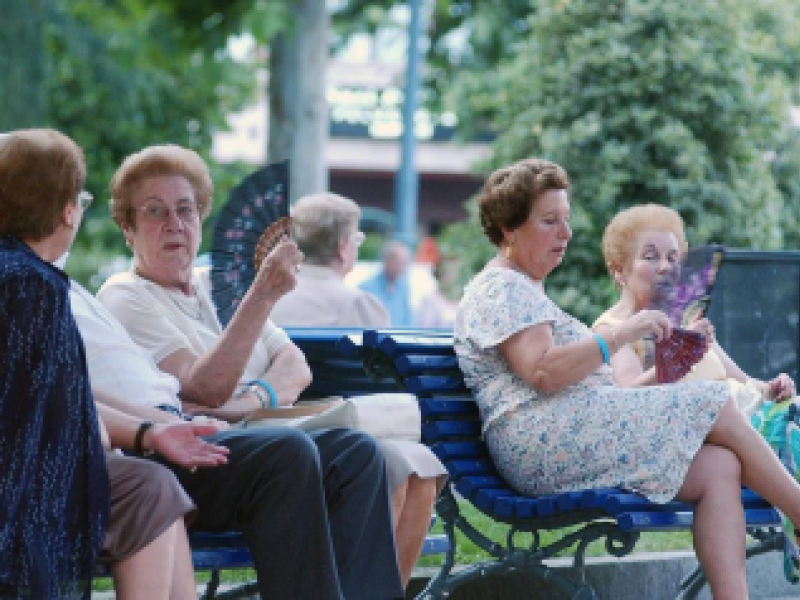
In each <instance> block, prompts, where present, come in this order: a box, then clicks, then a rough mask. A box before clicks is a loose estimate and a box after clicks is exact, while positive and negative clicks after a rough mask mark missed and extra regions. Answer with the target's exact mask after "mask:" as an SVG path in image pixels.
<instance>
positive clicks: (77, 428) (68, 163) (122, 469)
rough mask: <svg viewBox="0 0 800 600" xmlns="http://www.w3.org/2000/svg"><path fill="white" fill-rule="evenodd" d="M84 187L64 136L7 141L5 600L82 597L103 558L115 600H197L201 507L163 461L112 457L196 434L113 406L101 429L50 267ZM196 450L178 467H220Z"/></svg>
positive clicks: (3, 191)
mask: <svg viewBox="0 0 800 600" xmlns="http://www.w3.org/2000/svg"><path fill="white" fill-rule="evenodd" d="M85 178H86V165H85V161H84V157H83V153H82V152H81V150H80V148H79V147H78V146H77V145H76V144H75V143H74V142H73V141H72V140H71V139H69V138H68V137H66V136H64V135H63V134H61V133H58V132H57V131H53V130H49V129H30V130H20V131H14V132H11V133H9V134H5V135H2V136H0V306H2V307H3V313H2V318H0V381H2V382H3V385H2V387H0V465H2V467H0V598H31V599H38V598H78V597H81V598H88V597H89V596H90V594H91V582H92V575H93V574H94V570H95V563H96V562H97V561H98V560H100V561H101V562H107V563H109V564H111V568H112V572H113V575H114V580H115V585H116V589H117V597H118V598H122V599H125V600H132V599H142V600H144V599H145V598H147V599H154V598H160V599H164V600H166V599H167V598H173V599H176V600H177V599H182V600H184V599H190V598H197V591H196V587H195V582H194V572H193V569H192V562H191V554H190V552H189V543H188V540H187V538H186V530H185V527H184V522H183V517H184V515H186V514H187V513H189V512H191V511H193V509H194V504H193V503H192V501H191V499H190V498H189V497H188V496H187V495H186V493H185V492H184V490H183V488H181V486H180V484H179V483H178V481H177V480H176V478H175V476H174V475H173V474H172V473H171V472H170V471H168V470H167V469H166V468H165V467H163V466H162V465H159V464H157V463H155V462H153V461H149V460H142V459H139V458H133V457H124V456H121V455H119V454H116V453H113V452H110V447H111V444H112V443H114V444H115V445H116V446H123V447H126V448H129V449H130V448H137V447H138V449H140V450H141V449H144V448H150V449H152V448H158V449H160V450H161V451H162V454H163V455H165V456H166V455H171V456H172V457H173V459H175V457H176V456H177V454H175V452H170V451H169V449H168V448H167V447H166V446H165V445H164V444H162V443H160V442H158V440H161V442H167V437H169V436H171V435H172V434H174V433H175V432H176V431H177V430H179V429H183V430H184V433H186V431H185V430H186V426H187V425H188V426H189V428H191V427H192V426H191V425H189V424H178V425H176V426H175V427H172V428H171V432H172V433H165V432H166V430H167V429H170V428H169V427H164V426H153V424H152V423H149V424H147V425H146V426H144V427H142V426H141V424H140V422H139V421H138V420H135V419H131V418H129V417H126V416H125V415H122V414H121V413H118V412H116V411H114V410H111V409H101V411H100V415H101V416H102V419H103V421H100V420H98V412H96V409H95V405H94V401H93V396H92V392H91V389H90V382H89V374H88V371H87V366H86V360H85V354H84V346H83V343H82V341H81V337H80V334H79V332H78V329H77V326H76V324H75V320H74V318H73V316H72V312H71V310H70V304H69V298H68V293H69V280H68V278H67V276H66V275H65V274H64V273H63V271H61V270H60V269H59V268H57V267H56V266H54V265H53V264H52V263H55V262H56V261H57V260H58V259H59V258H60V257H62V256H63V255H64V254H65V253H66V252H67V250H68V249H69V247H70V245H71V244H72V242H73V240H74V238H75V234H76V232H77V230H78V227H79V225H80V222H81V219H82V217H83V213H84V211H85V210H86V208H88V206H89V203H90V202H91V195H90V194H88V192H82V191H81V189H82V188H83V184H84V181H85ZM104 425H106V426H107V427H108V430H106V428H105V427H104ZM204 433H205V434H207V433H211V430H209V431H206V432H204ZM201 434H202V433H201ZM175 441H178V442H188V441H189V440H188V438H187V437H186V436H182V437H180V438H179V439H177V438H174V437H173V438H172V442H175ZM195 441H196V442H197V445H195V446H193V449H186V450H185V451H183V452H181V453H180V455H181V457H182V459H180V460H175V462H176V463H180V464H181V465H182V466H184V467H186V468H189V467H193V466H196V465H198V464H200V465H204V466H211V465H213V464H219V463H220V462H224V456H223V455H224V451H221V453H215V452H214V450H213V449H211V453H210V454H208V453H206V451H207V450H208V449H209V445H208V444H206V443H205V442H198V441H197V440H195ZM167 443H169V442H167ZM170 447H171V448H172V449H174V448H175V447H176V446H175V444H174V443H172V444H171V446H170ZM198 449H199V450H198ZM195 450H197V451H198V453H196V454H195V453H194V452H195ZM201 455H202V456H201ZM184 459H185V460H184ZM198 459H199V462H197V460H198Z"/></svg>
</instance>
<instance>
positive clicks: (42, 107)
mask: <svg viewBox="0 0 800 600" xmlns="http://www.w3.org/2000/svg"><path fill="white" fill-rule="evenodd" d="M47 5H48V0H4V1H3V3H2V18H0V77H2V79H0V131H9V130H11V129H21V128H23V127H34V126H42V125H44V124H45V122H46V119H47V115H46V107H47V102H46V98H45V76H46V70H45V65H46V60H47V58H46V53H45V47H44V24H45V20H46V17H47Z"/></svg>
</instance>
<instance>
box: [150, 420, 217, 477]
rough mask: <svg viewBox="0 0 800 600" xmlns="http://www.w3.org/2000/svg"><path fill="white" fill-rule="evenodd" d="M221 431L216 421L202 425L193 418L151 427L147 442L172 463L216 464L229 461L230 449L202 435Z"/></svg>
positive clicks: (189, 465)
mask: <svg viewBox="0 0 800 600" xmlns="http://www.w3.org/2000/svg"><path fill="white" fill-rule="evenodd" d="M217 431H219V429H218V427H217V426H216V425H213V424H202V425H198V424H195V423H192V422H191V421H184V422H182V423H158V424H156V425H154V426H153V427H151V428H150V429H148V430H147V432H146V433H145V436H144V439H143V440H142V442H143V446H144V447H145V448H148V449H150V450H155V451H156V452H158V453H159V454H160V455H161V456H163V457H164V458H166V459H167V460H168V461H170V462H171V463H174V464H176V465H179V466H181V467H184V468H186V469H192V468H195V467H215V466H217V465H224V464H225V463H227V462H228V452H229V451H228V449H227V448H226V447H224V446H215V445H214V444H210V443H208V442H206V441H205V440H202V439H200V436H203V435H213V434H214V433H217Z"/></svg>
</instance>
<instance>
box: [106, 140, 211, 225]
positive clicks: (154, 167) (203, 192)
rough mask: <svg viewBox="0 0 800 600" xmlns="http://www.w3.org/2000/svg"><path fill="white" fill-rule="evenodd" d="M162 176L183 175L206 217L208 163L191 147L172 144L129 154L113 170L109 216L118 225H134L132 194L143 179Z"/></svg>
mask: <svg viewBox="0 0 800 600" xmlns="http://www.w3.org/2000/svg"><path fill="white" fill-rule="evenodd" d="M163 175H167V176H169V175H179V176H182V177H185V178H186V180H187V181H188V182H189V184H190V185H191V186H192V188H193V189H194V193H195V196H196V199H197V206H198V209H199V211H200V216H201V218H202V219H205V218H206V217H207V216H208V213H209V212H210V211H211V195H212V194H213V193H214V184H213V183H212V182H211V175H210V174H209V172H208V166H207V165H206V163H205V161H204V160H203V159H202V158H200V155H199V154H197V152H195V151H194V150H189V149H188V148H183V147H181V146H177V145H175V144H165V145H160V146H149V147H147V148H145V149H144V150H140V151H139V152H136V153H135V154H131V155H130V156H128V157H127V158H126V159H125V160H124V161H123V162H122V165H121V166H120V167H119V169H117V172H116V173H114V177H113V178H112V179H111V184H110V185H109V189H110V190H111V201H110V205H111V217H112V218H113V219H114V221H115V222H116V224H117V225H119V226H120V227H125V226H130V227H132V226H133V225H134V223H133V207H132V203H133V194H134V193H135V190H136V187H137V186H138V185H139V184H140V183H141V182H142V181H144V180H145V179H149V178H150V177H159V176H163Z"/></svg>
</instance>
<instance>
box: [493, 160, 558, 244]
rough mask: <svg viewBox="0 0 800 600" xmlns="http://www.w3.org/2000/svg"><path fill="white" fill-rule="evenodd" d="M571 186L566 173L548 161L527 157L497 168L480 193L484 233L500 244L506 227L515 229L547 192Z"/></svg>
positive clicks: (494, 242)
mask: <svg viewBox="0 0 800 600" xmlns="http://www.w3.org/2000/svg"><path fill="white" fill-rule="evenodd" d="M568 189H569V177H568V176H567V172H566V171H565V170H564V169H562V168H561V167H560V166H558V165H557V164H555V163H553V162H550V161H547V160H542V159H539V158H528V159H525V160H521V161H519V162H516V163H514V164H513V165H511V166H508V167H503V168H502V169H498V170H497V171H495V172H494V173H492V174H491V175H490V176H489V179H487V180H486V183H485V184H484V185H483V189H482V190H481V193H480V195H479V196H478V210H479V214H480V219H481V225H482V226H483V231H484V233H486V236H487V237H488V238H489V241H491V242H492V243H493V244H494V245H495V246H500V245H501V244H502V243H503V229H507V230H512V231H513V230H514V229H516V228H517V227H519V226H520V225H522V224H523V223H524V222H525V220H526V219H527V218H528V215H529V214H530V212H531V209H532V208H533V205H534V203H535V202H536V201H537V200H538V199H539V197H540V196H541V195H542V194H543V193H544V192H546V191H548V190H568Z"/></svg>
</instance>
